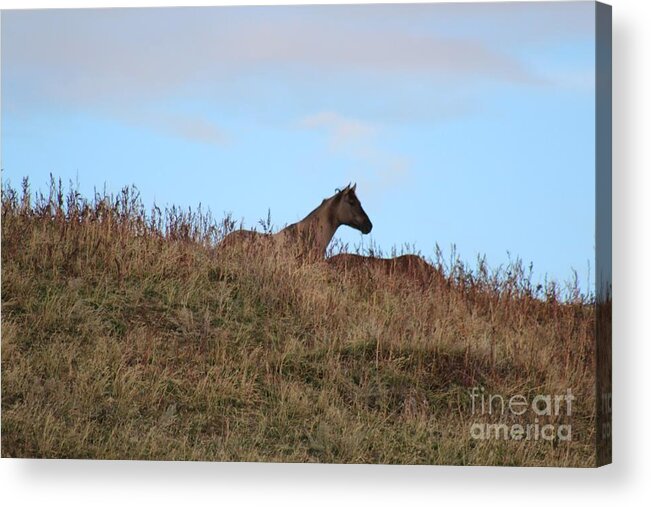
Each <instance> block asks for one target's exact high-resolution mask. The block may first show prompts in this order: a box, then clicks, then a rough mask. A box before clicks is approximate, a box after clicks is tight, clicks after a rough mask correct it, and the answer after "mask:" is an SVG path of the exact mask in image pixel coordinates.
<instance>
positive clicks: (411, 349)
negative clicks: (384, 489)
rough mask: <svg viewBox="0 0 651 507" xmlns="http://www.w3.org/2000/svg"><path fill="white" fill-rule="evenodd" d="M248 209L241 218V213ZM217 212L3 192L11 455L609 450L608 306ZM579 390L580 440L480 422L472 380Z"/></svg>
mask: <svg viewBox="0 0 651 507" xmlns="http://www.w3.org/2000/svg"><path fill="white" fill-rule="evenodd" d="M230 225H232V224H230V223H228V221H227V223H226V225H225V227H226V228H228V227H229V226H230ZM223 232H224V226H217V225H215V221H213V220H212V219H211V217H210V216H209V215H208V214H206V213H196V214H195V213H191V212H182V211H180V210H177V209H172V210H166V211H164V212H161V211H160V210H156V209H154V210H152V211H151V212H147V213H145V210H144V208H143V207H142V205H141V204H140V201H139V199H138V197H137V194H136V193H134V191H133V190H128V189H126V190H125V191H124V192H122V193H121V194H120V195H118V196H116V197H110V196H96V197H95V198H94V199H93V200H92V201H86V200H85V199H83V198H82V197H81V196H79V195H78V194H76V193H75V192H70V193H69V194H64V193H63V191H62V190H61V188H60V185H59V186H57V185H54V184H53V185H52V188H51V192H50V194H49V195H46V196H39V197H37V198H34V197H33V196H32V195H31V193H30V192H29V189H28V188H27V185H25V189H24V192H23V194H22V195H21V194H20V193H19V192H16V191H14V190H13V189H11V188H9V187H7V186H5V188H4V189H3V196H2V456H4V457H9V456H16V457H18V456H19V457H48V458H101V459H164V460H229V461H230V460H235V461H285V462H333V463H353V462H354V463H413V464H444V463H445V464H458V465H466V464H474V465H477V464H488V465H540V466H552V465H554V466H593V465H594V464H595V445H594V440H595V434H594V433H595V432H594V425H595V421H594V419H595V406H594V405H595V403H594V389H595V387H594V383H595V378H594V370H595V362H594V354H595V347H594V310H593V307H592V306H591V305H590V304H588V303H589V301H586V300H585V298H582V297H581V296H580V295H579V294H578V293H575V294H573V295H570V296H572V297H571V298H570V300H569V301H562V300H561V298H560V297H559V291H558V290H557V289H556V288H555V287H553V286H549V287H543V288H541V287H537V288H533V287H532V286H531V283H530V278H528V277H527V275H526V273H525V272H524V270H523V269H522V267H521V265H520V264H519V263H514V264H513V265H512V266H510V267H507V268H505V269H503V270H500V271H497V272H491V271H490V270H489V269H488V268H487V267H486V266H485V265H484V264H482V263H480V265H479V266H478V267H477V268H476V269H474V270H469V269H468V268H467V267H465V266H463V265H462V264H461V263H460V262H458V261H456V260H453V262H450V263H447V264H444V263H442V265H441V266H440V268H441V269H443V270H444V272H445V274H446V280H445V281H444V282H443V281H442V282H441V283H437V284H433V285H432V286H431V287H429V288H428V289H427V290H415V289H414V288H413V287H409V285H408V284H404V283H400V280H394V279H392V278H391V277H387V276H386V275H383V274H382V273H375V274H373V273H370V274H369V276H368V277H366V278H365V279H364V280H360V279H359V278H357V277H349V276H338V275H336V274H335V273H333V271H332V270H331V269H329V268H328V266H327V265H325V264H324V263H317V264H301V263H300V262H296V261H293V260H291V259H286V258H283V257H282V256H281V255H278V253H277V252H271V251H268V252H264V254H261V255H258V256H255V257H253V258H250V257H249V258H245V259H244V258H242V257H241V256H238V255H236V252H234V253H233V255H230V256H229V255H221V256H219V257H217V256H216V255H215V254H214V253H213V252H214V250H213V248H212V245H213V244H214V242H215V241H216V240H217V239H218V238H219V237H220V236H221V234H222V233H223ZM475 386H482V387H484V388H485V389H486V392H490V393H500V394H503V395H505V396H507V395H511V394H523V395H526V396H531V395H534V394H538V393H550V394H554V393H564V392H565V390H566V389H567V388H568V387H571V388H572V390H573V393H574V395H575V396H576V402H575V406H574V413H573V417H572V420H571V422H572V437H573V439H572V442H558V441H553V442H541V441H538V442H526V441H520V442H518V441H512V440H506V441H502V440H491V441H477V440H473V439H471V438H470V437H469V426H470V424H471V423H472V422H474V421H475V420H476V419H477V417H475V416H473V415H472V414H471V413H470V408H469V407H470V398H469V396H468V390H469V389H470V388H472V387H475Z"/></svg>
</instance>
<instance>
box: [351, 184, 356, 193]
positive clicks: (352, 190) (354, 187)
mask: <svg viewBox="0 0 651 507" xmlns="http://www.w3.org/2000/svg"><path fill="white" fill-rule="evenodd" d="M356 188H357V183H355V184H354V185H353V187H352V188H351V189H350V190H351V192H354V191H355V189H356Z"/></svg>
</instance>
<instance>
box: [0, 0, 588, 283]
mask: <svg viewBox="0 0 651 507" xmlns="http://www.w3.org/2000/svg"><path fill="white" fill-rule="evenodd" d="M594 35H595V33H594V4H593V3H592V2H558V3H552V2H550V3H547V2H545V3H496V4H430V5H423V4H421V5H366V6H363V5H362V6H287V7H278V6H276V7H231V8H227V7H217V8H182V9H180V8H165V9H163V8H159V9H122V10H120V9H93V10H44V11H13V12H6V11H5V12H3V13H2V170H3V179H4V180H9V181H11V182H12V183H13V184H14V185H17V184H18V183H19V182H20V180H21V178H22V177H23V176H29V177H30V179H31V180H32V184H33V186H35V187H39V186H40V187H42V188H43V187H45V186H46V184H47V181H48V175H49V173H53V174H54V175H55V176H57V177H61V178H63V180H64V181H67V180H69V179H72V180H77V181H78V182H79V185H80V188H81V190H82V191H83V192H85V193H87V194H90V193H91V192H92V190H93V187H97V188H102V187H103V186H104V185H106V186H107V188H108V189H109V190H118V189H119V188H121V187H122V186H124V185H128V184H135V185H136V186H137V187H138V188H139V189H140V191H141V193H142V196H143V198H144V200H145V203H146V204H151V203H153V202H154V201H156V203H157V204H159V205H164V204H178V205H183V206H189V205H191V206H193V207H194V206H196V205H197V204H199V203H202V204H203V206H208V207H210V209H211V210H212V211H213V213H214V214H215V215H217V216H221V215H222V213H223V212H227V211H228V212H232V213H233V216H234V217H235V218H237V219H243V220H244V223H245V225H250V226H254V225H255V224H256V223H257V221H258V220H259V219H260V218H263V217H266V214H267V210H268V209H270V210H271V214H272V220H273V221H274V223H275V224H276V225H283V224H285V223H290V222H294V221H296V220H299V219H301V218H302V217H303V216H305V215H306V214H307V213H308V212H309V211H311V210H312V209H313V208H314V207H315V206H317V205H318V204H319V203H320V202H321V200H322V199H323V198H324V197H327V196H330V195H331V194H332V193H333V192H334V189H335V188H336V187H342V186H344V185H346V184H347V183H348V182H349V181H353V182H357V188H358V195H359V197H360V200H361V201H362V203H363V205H364V207H365V209H366V211H367V213H368V214H369V216H370V217H371V219H372V221H373V224H374V228H373V232H372V234H371V235H370V238H369V237H364V238H363V241H364V244H365V245H368V244H369V241H373V242H374V243H376V244H377V245H378V246H380V247H381V248H382V249H384V250H385V251H388V250H390V249H391V247H392V246H397V247H400V246H401V245H404V244H410V245H415V247H416V248H417V249H419V250H420V251H421V252H422V253H423V254H425V255H428V256H429V255H432V254H433V252H434V247H435V244H436V243H437V242H438V244H439V245H441V247H443V249H444V250H449V248H450V246H451V245H452V244H455V245H456V246H457V250H458V252H459V253H460V254H461V256H462V258H464V259H465V260H467V261H470V262H473V261H474V259H475V257H476V255H477V254H480V253H481V254H486V256H487V259H488V261H489V263H490V264H491V265H492V266H498V265H500V264H502V263H505V262H507V260H508V257H507V252H510V254H511V256H513V257H520V258H522V259H523V260H524V261H525V262H526V263H527V264H528V263H529V262H533V264H534V271H535V272H536V273H537V276H538V277H542V276H543V275H544V274H545V273H546V274H548V275H549V276H550V277H551V278H555V279H557V280H559V281H564V280H568V279H569V278H570V276H571V270H572V268H574V269H576V270H577V272H578V273H579V276H580V278H581V282H582V286H583V287H585V286H586V280H587V279H588V271H589V270H588V263H589V262H590V259H592V258H593V257H594V185H595V183H594V164H595V155H594V153H595V141H594V131H595V113H594V101H595V92H594V71H595V44H594ZM337 237H338V238H340V239H341V240H342V241H344V242H348V243H350V244H351V245H353V244H359V243H360V242H361V241H362V237H361V235H360V234H359V233H358V232H357V231H353V230H351V229H346V228H341V229H340V231H339V232H338V234H337ZM590 269H591V270H592V271H593V270H594V266H591V267H590ZM590 278H591V280H593V279H594V277H593V276H592V275H591V276H590ZM591 283H592V282H591Z"/></svg>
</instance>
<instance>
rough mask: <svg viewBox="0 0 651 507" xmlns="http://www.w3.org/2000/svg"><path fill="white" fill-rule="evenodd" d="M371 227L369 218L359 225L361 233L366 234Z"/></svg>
mask: <svg viewBox="0 0 651 507" xmlns="http://www.w3.org/2000/svg"><path fill="white" fill-rule="evenodd" d="M371 229H373V224H372V223H371V221H370V220H367V221H366V222H364V223H363V224H362V226H361V227H360V231H362V234H368V233H369V232H371Z"/></svg>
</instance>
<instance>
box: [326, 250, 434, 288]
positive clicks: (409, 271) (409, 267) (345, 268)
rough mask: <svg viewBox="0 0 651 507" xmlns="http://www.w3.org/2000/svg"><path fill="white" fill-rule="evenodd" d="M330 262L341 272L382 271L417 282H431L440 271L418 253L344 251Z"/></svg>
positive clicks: (367, 272) (388, 274) (386, 274)
mask: <svg viewBox="0 0 651 507" xmlns="http://www.w3.org/2000/svg"><path fill="white" fill-rule="evenodd" d="M327 262H328V264H329V265H330V266H331V267H332V268H334V269H335V270H336V271H339V272H352V273H356V274H370V273H381V274H383V275H385V276H388V277H391V278H394V279H399V280H404V281H408V282H417V283H419V284H422V285H428V284H429V283H431V282H432V281H433V280H434V279H435V278H436V277H437V276H438V275H439V274H440V273H439V271H438V270H437V269H436V268H435V267H434V266H432V265H431V264H430V263H429V262H427V261H426V260H425V259H423V258H422V257H420V256H418V255H413V254H405V255H400V256H398V257H391V258H388V259H386V258H382V257H372V256H366V255H359V254H350V253H342V254H337V255H333V256H332V257H330V258H329V259H327Z"/></svg>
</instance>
